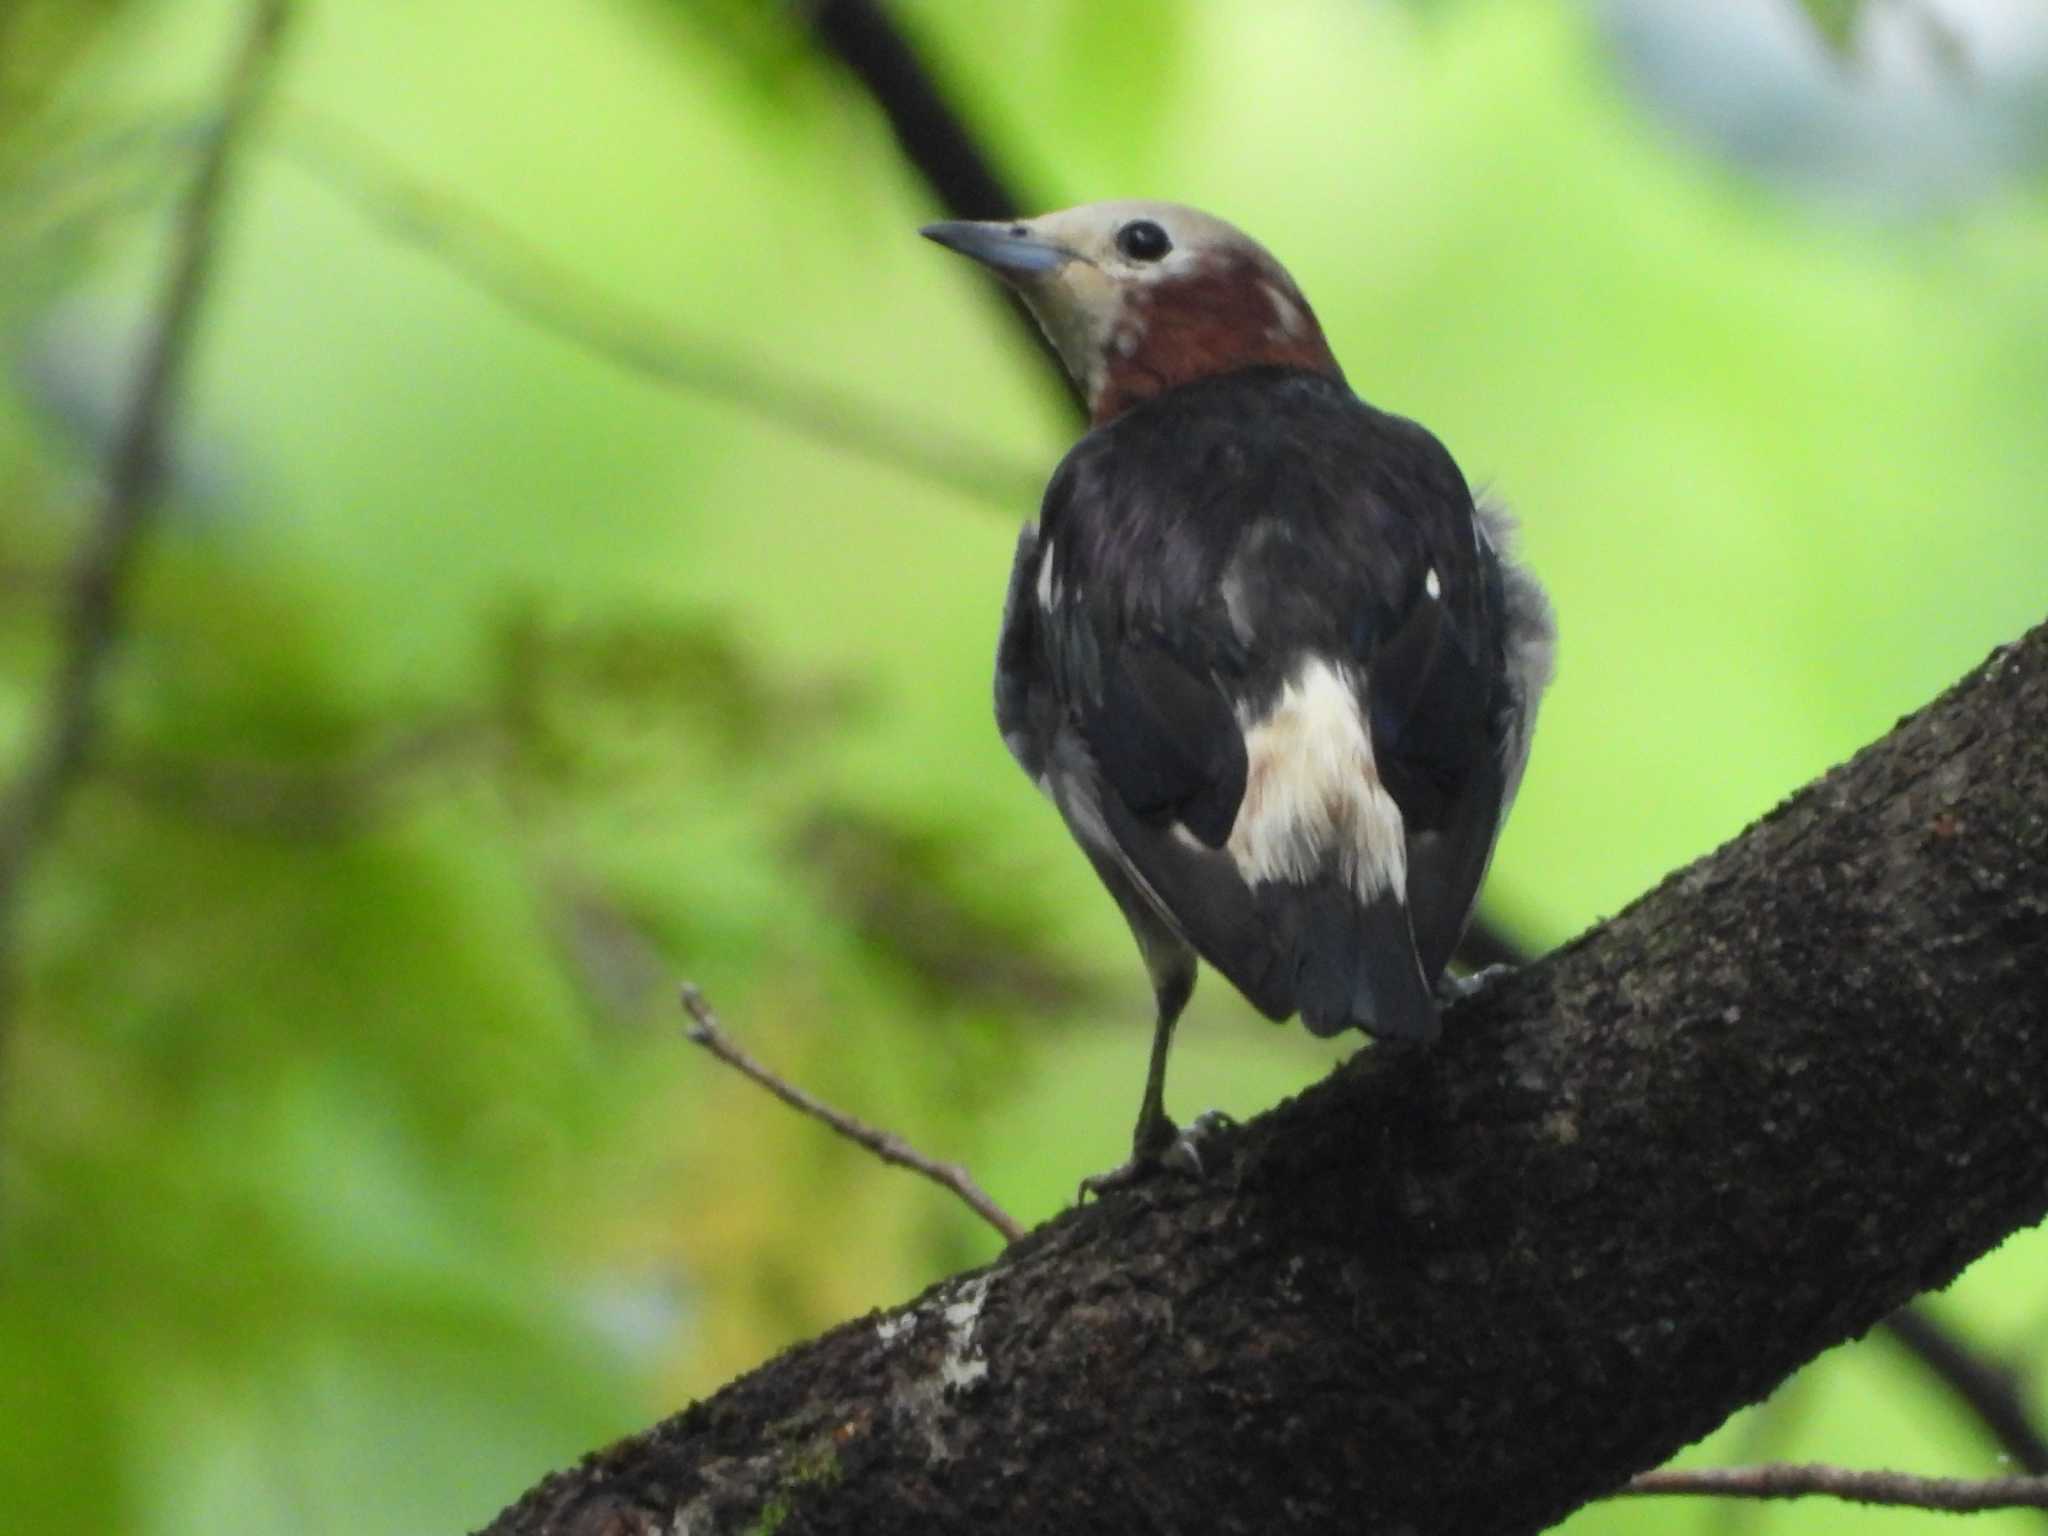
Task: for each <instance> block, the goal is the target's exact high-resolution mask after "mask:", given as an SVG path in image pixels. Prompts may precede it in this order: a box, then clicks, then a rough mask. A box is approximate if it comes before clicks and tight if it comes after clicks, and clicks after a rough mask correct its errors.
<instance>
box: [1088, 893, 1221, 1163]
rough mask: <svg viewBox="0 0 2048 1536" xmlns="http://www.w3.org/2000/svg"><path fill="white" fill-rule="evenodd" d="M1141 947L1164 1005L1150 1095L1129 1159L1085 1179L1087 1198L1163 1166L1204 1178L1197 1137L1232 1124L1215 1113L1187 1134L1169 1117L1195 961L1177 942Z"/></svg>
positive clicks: (1149, 1071) (1148, 1071) (1156, 1029)
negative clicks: (1172, 1067) (1174, 1060)
mask: <svg viewBox="0 0 2048 1536" xmlns="http://www.w3.org/2000/svg"><path fill="white" fill-rule="evenodd" d="M1134 926H1135V925H1134ZM1139 944H1140V946H1141V947H1142V948H1143V949H1144V951H1145V964H1146V968H1147V969H1148V970H1149V971H1151V973H1152V988H1153V992H1154V995H1155V996H1156V998H1157V1000H1158V1004H1159V1012H1158V1015H1157V1016H1156V1018H1155V1019H1154V1021H1153V1025H1152V1059H1151V1061H1150V1062H1149V1063H1148V1064H1147V1066H1146V1068H1145V1097H1144V1098H1143V1099H1142V1100H1141V1101H1140V1102H1139V1104H1138V1123H1137V1125H1136V1126H1134V1127H1133V1128H1132V1130H1131V1156H1130V1161H1129V1162H1126V1163H1123V1164H1121V1165H1120V1166H1118V1167H1115V1168H1112V1169H1110V1170H1109V1171H1108V1172H1107V1173H1098V1174H1096V1175H1094V1176H1093V1177H1091V1178H1086V1179H1083V1180H1082V1181H1081V1194H1082V1195H1083V1196H1084V1197H1085V1196H1088V1195H1102V1194H1107V1193H1108V1192H1109V1191H1110V1190H1112V1189H1121V1188H1123V1187H1124V1186H1125V1185H1126V1184H1135V1183H1136V1182H1138V1181H1139V1180H1140V1179H1143V1178H1146V1177H1148V1176H1150V1175H1151V1174H1153V1173H1155V1172H1157V1171H1158V1170H1159V1169H1161V1168H1171V1169H1173V1170H1174V1171H1175V1172H1177V1173H1185V1174H1189V1175H1191V1176H1193V1177H1196V1178H1200V1177H1201V1174H1202V1159H1201V1157H1200V1155H1199V1153H1198V1152H1197V1151H1196V1146H1195V1142H1196V1139H1197V1138H1198V1137H1199V1136H1200V1135H1201V1134H1202V1133H1204V1132H1206V1131H1210V1130H1214V1129H1215V1128H1216V1127H1217V1125H1219V1124H1228V1123H1229V1120H1228V1117H1226V1116H1221V1115H1217V1114H1215V1113H1214V1112H1211V1113H1210V1114H1205V1115H1202V1116H1200V1117H1198V1118H1197V1119H1196V1121H1195V1124H1194V1126H1193V1127H1192V1132H1191V1134H1183V1133H1182V1131H1181V1129H1180V1127H1179V1126H1177V1125H1175V1124H1174V1123H1173V1120H1172V1118H1171V1117H1170V1116H1169V1115H1168V1114H1167V1113H1166V1058H1167V1055H1168V1053H1169V1052H1170V1051H1171V1050H1172V1049H1173V1030H1174V1026H1175V1025H1176V1024H1178V1023H1179V1022H1180V1015H1181V1010H1182V1009H1183V1008H1185V1007H1187V1005H1188V997H1189V995H1190V994H1191V993H1192V992H1193V991H1194V990H1195V957H1194V954H1193V952H1192V951H1191V950H1188V949H1187V948H1186V947H1185V946H1184V945H1181V944H1179V943H1178V941H1171V942H1147V938H1146V936H1145V935H1143V934H1141V935H1140V937H1139Z"/></svg>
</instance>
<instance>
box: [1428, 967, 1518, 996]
mask: <svg viewBox="0 0 2048 1536" xmlns="http://www.w3.org/2000/svg"><path fill="white" fill-rule="evenodd" d="M1518 969H1519V967H1517V966H1512V965H1489V966H1485V967H1483V968H1481V969H1480V970H1476V971H1474V972H1473V973H1472V974H1471V975H1470V976H1453V975H1452V974H1451V973H1450V972H1448V971H1446V972H1444V974H1443V975H1441V976H1439V977H1437V979H1436V1000H1437V1001H1438V1002H1440V1003H1445V1004H1449V1003H1462V1002H1464V1001H1466V1000H1467V999H1468V998H1474V997H1477V996H1478V995H1479V994H1480V993H1482V992H1484V991H1485V990H1486V989H1487V988H1488V987H1490V986H1492V985H1493V984H1494V983H1495V982H1496V981H1500V980H1503V979H1505V978H1506V977H1509V976H1512V975H1514V974H1515V972H1516V971H1517V970H1518Z"/></svg>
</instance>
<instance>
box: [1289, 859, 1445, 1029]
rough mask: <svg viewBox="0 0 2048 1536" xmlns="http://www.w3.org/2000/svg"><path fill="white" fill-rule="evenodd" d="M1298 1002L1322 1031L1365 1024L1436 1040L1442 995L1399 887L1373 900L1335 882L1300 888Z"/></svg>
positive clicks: (1303, 1014) (1310, 1025)
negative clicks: (1433, 988) (1433, 986)
mask: <svg viewBox="0 0 2048 1536" xmlns="http://www.w3.org/2000/svg"><path fill="white" fill-rule="evenodd" d="M1299 899H1300V901H1301V903H1302V908H1303V910H1302V911H1301V914H1300V916H1301V920H1302V921H1301V926H1300V930H1299V931H1300V935H1301V937H1300V948H1299V949H1298V950H1297V951H1296V962H1295V1001H1296V1005H1297V1006H1298V1007H1299V1008H1300V1009H1301V1021H1302V1023H1304V1024H1306V1025H1307V1026H1308V1028H1309V1030H1310V1031H1311V1032H1312V1033H1314V1034H1318V1035H1334V1034H1337V1033H1339V1032H1340V1031H1342V1030H1346V1029H1362V1030H1364V1031H1365V1032H1366V1033H1367V1034H1369V1035H1372V1036H1374V1037H1376V1038H1377V1039H1381V1040H1406V1041H1413V1042H1416V1043H1418V1044H1424V1045H1426V1044H1428V1043H1429V1042H1430V1041H1432V1040H1434V1039H1436V1033H1437V1009H1436V999H1435V997H1434V996H1432V995H1431V993H1430V990H1429V983H1428V982H1427V981H1425V980H1424V979H1423V975H1422V964H1421V962H1420V961H1419V960H1418V959H1417V958H1416V955H1415V936H1414V934H1413V933H1412V932H1411V931H1410V928H1409V923H1408V907H1407V904H1406V903H1405V902H1403V901H1402V900H1401V897H1400V894H1399V892H1397V891H1392V890H1388V891H1382V892H1380V893H1379V894H1378V895H1377V896H1375V897H1373V898H1372V899H1371V900H1370V901H1365V900H1361V899H1360V898H1359V896H1358V894H1357V893H1356V892H1355V891H1353V890H1350V889H1348V888H1346V887H1345V886H1342V885H1339V884H1337V883H1336V882H1334V881H1331V882H1327V883H1320V884H1318V885H1315V886H1311V887H1309V888H1307V889H1305V890H1302V891H1301V893H1300V898H1299Z"/></svg>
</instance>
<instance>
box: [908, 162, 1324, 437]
mask: <svg viewBox="0 0 2048 1536" xmlns="http://www.w3.org/2000/svg"><path fill="white" fill-rule="evenodd" d="M924 233H925V234H926V235H927V236H929V237H930V238H931V239H933V240H936V241H938V242H939V243H940V244H941V245H944V246H947V247H949V248H951V249H953V250H956V251H959V252H960V253H961V254H963V255H966V256H971V257H973V258H974V259H975V260H976V261H979V262H981V263H982V264H983V265H985V266H987V267H989V268H990V269H991V270H993V271H994V272H995V273H996V274H997V275H998V276H1000V277H1002V278H1003V280H1004V281H1006V282H1008V283H1009V284H1010V285H1011V286H1013V287H1014V288H1016V289H1017V291H1018V292H1019V293H1020V294H1022V295H1023V298H1024V301H1025V303H1027V304H1028V305H1030V307H1031V312H1032V313H1033V314H1034V315H1036V316H1037V317H1038V323H1039V324H1040V325H1041V326H1042V327H1044V329H1045V333H1046V335H1047V336H1048V337H1049V338H1050V339H1051V341H1052V344H1053V346H1054V347H1056V348H1057V349H1058V351H1059V354H1060V357H1061V359H1062V360H1063V361H1064V362H1065V363H1066V365H1067V370H1068V372H1069V373H1071V374H1072V375H1073V377H1074V379H1075V381H1076V382H1077V383H1078V384H1079V385H1080V386H1081V388H1082V390H1083V391H1084V392H1085V393H1086V395H1087V397H1088V401H1089V407H1090V410H1091V411H1092V413H1093V414H1094V417H1095V419H1096V421H1097V423H1098V424H1099V423H1101V422H1104V421H1107V420H1110V419H1112V418H1114V417H1115V416H1117V415H1120V414H1122V412H1123V411H1125V410H1128V409H1129V408H1130V407H1131V406H1133V405H1135V404H1137V403H1138V402H1140V401H1142V400H1145V399H1149V398H1151V397H1152V396H1154V395H1158V394H1161V393H1163V392H1165V391H1166V390H1168V389H1171V388H1174V387H1175V386H1177V385H1180V384H1186V383H1191V382H1193V381H1194V380H1196V379H1200V378H1205V377H1209V376H1212V375H1214V374H1218V373H1226V372H1232V371H1235V370H1237V369H1240V368H1248V367H1254V366H1258V365H1260V364H1276V365H1280V366H1288V367H1298V368H1307V369H1311V370H1313V371H1316V372H1320V373H1327V374H1330V375H1333V376H1336V377H1339V378H1341V377H1342V374H1341V372H1340V371H1339V370H1338V367H1337V363H1336V360H1335V358H1333V357H1332V356H1331V355H1330V349H1329V346H1328V344H1327V343H1326V342H1325V341H1324V340H1323V334H1322V329H1321V327H1320V326H1318V325H1317V323H1316V318H1315V314H1314V312H1313V311H1312V310H1310V308H1309V307H1308V301H1307V300H1306V299H1304V298H1303V297H1302V296H1301V291H1300V290H1299V289H1298V288H1297V287H1295V284H1294V280H1293V279H1292V278H1290V277H1289V276H1288V275H1287V272H1286V269H1285V268H1283V267H1282V266H1281V265H1280V264H1279V263H1278V262H1277V261H1275V260H1274V259H1273V257H1272V256H1271V254H1269V253H1268V252H1267V250H1266V248H1265V247H1264V246H1262V245H1260V244H1259V243H1258V242H1257V241H1256V240H1254V239H1252V238H1251V237H1250V236H1249V235H1247V234H1245V233H1244V232H1243V231H1242V230H1240V229H1238V228H1237V227H1236V226H1235V225H1232V224H1227V223H1225V222H1224V221H1223V220H1221V219H1219V218H1216V217H1215V216H1214V215H1212V214H1207V213H1203V212H1201V211H1200V210H1199V209H1195V208H1188V207H1184V206H1183V205H1181V204H1179V203H1158V202H1138V201H1126V202H1108V203H1085V204H1083V205H1082V206H1080V207H1078V208H1068V209H1065V210H1063V211H1061V212H1059V213H1048V214H1045V215H1042V216H1041V217H1039V218H1035V219H1019V220H1014V221H1011V222H1008V223H997V222H991V223H973V222H953V223H945V224H931V225H927V226H926V227H925V230H924Z"/></svg>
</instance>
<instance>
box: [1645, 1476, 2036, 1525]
mask: <svg viewBox="0 0 2048 1536" xmlns="http://www.w3.org/2000/svg"><path fill="white" fill-rule="evenodd" d="M1621 1491H1622V1493H1624V1494H1639V1495H1640V1494H1672V1493H1688V1494H1702V1493H1703V1494H1712V1495H1714V1496H1716V1497H1718V1498H1724V1499H1728V1498H1734V1499H1803V1498H1808V1497H1811V1496H1812V1495H1814V1494H1822V1495H1825V1496H1826V1497H1828V1498H1831V1499H1843V1500H1846V1501H1847V1502H1848V1503H1851V1504H1878V1505H1888V1506H1892V1507H1895V1508H1904V1509H1935V1510H1941V1511H1943V1512H1944V1513H1947V1514H1955V1515H1966V1514H1975V1513H1977V1512H1979V1511H1981V1510H1986V1509H2048V1477H1986V1478H1961V1477H1912V1476H1909V1475H1908V1474H1906V1473H1904V1472H1859V1471H1854V1470H1852V1469H1850V1468H1847V1467H1813V1466H1784V1465H1773V1466H1763V1467H1672V1468H1667V1469H1665V1470H1664V1471H1661V1472H1645V1473H1643V1474H1642V1476H1640V1477H1637V1478H1633V1479H1631V1480H1630V1482H1629V1483H1628V1485H1627V1486H1626V1487H1624V1488H1623V1489H1622V1490H1621Z"/></svg>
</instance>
